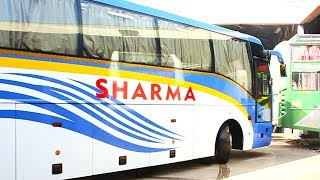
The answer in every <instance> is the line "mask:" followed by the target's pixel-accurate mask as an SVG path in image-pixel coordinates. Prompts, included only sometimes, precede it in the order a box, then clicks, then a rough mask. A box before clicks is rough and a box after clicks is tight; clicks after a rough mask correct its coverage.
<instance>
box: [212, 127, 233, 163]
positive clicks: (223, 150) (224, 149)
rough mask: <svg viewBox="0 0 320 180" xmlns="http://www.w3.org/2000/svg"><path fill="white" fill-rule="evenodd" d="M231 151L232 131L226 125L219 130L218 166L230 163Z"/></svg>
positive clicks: (216, 152)
mask: <svg viewBox="0 0 320 180" xmlns="http://www.w3.org/2000/svg"><path fill="white" fill-rule="evenodd" d="M230 151H231V140H230V131H229V126H228V124H224V125H223V126H222V127H221V129H220V130H219V133H218V136H217V140H216V149H215V160H216V161H217V163H218V164H226V163H227V162H228V161H229V156H230Z"/></svg>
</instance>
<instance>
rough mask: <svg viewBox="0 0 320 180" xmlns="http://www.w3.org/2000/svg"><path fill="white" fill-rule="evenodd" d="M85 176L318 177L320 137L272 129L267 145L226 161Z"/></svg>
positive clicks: (181, 179)
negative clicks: (274, 131)
mask: <svg viewBox="0 0 320 180" xmlns="http://www.w3.org/2000/svg"><path fill="white" fill-rule="evenodd" d="M86 179H88V178H86ZM89 179H144V180H163V179H168V180H207V179H210V180H212V179H259V180H260V179H272V180H273V179H290V180H292V179H304V180H305V179H311V180H313V179H320V139H319V138H317V139H315V138H314V139H301V138H298V137H295V136H292V135H286V134H282V133H275V134H273V141H272V143H271V145H270V146H268V147H264V148H259V149H254V150H249V151H245V152H242V151H237V150H233V151H232V152H231V158H230V161H229V163H228V164H223V165H219V164H216V163H213V164H204V163H203V162H202V161H199V160H195V161H188V162H182V163H176V164H170V165H165V166H158V167H154V168H148V169H144V170H142V171H126V172H121V173H113V174H107V175H100V176H94V177H91V178H89Z"/></svg>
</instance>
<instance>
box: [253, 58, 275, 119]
mask: <svg viewBox="0 0 320 180" xmlns="http://www.w3.org/2000/svg"><path fill="white" fill-rule="evenodd" d="M255 62H256V82H255V83H256V88H257V91H256V102H257V104H256V108H257V111H256V112H257V114H256V122H258V123H259V122H270V121H271V120H272V111H271V105H272V96H271V84H272V83H271V78H270V72H269V63H268V62H267V61H260V60H256V61H255Z"/></svg>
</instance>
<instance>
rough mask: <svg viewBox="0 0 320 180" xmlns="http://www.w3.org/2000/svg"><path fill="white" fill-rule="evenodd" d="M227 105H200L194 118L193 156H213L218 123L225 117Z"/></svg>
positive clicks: (195, 157)
mask: <svg viewBox="0 0 320 180" xmlns="http://www.w3.org/2000/svg"><path fill="white" fill-rule="evenodd" d="M227 109H228V107H227V106H225V107H219V106H215V105H213V106H201V109H199V110H198V111H197V112H195V114H197V116H196V118H194V146H193V158H194V159H197V158H203V157H208V156H214V149H215V140H216V135H217V133H218V131H219V125H220V124H222V122H223V121H225V120H226V119H225V118H227V117H226V116H224V115H226V114H227V113H225V112H227V111H228V110H227Z"/></svg>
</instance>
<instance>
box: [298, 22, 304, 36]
mask: <svg viewBox="0 0 320 180" xmlns="http://www.w3.org/2000/svg"><path fill="white" fill-rule="evenodd" d="M297 34H304V27H303V24H299V25H298V29H297Z"/></svg>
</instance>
